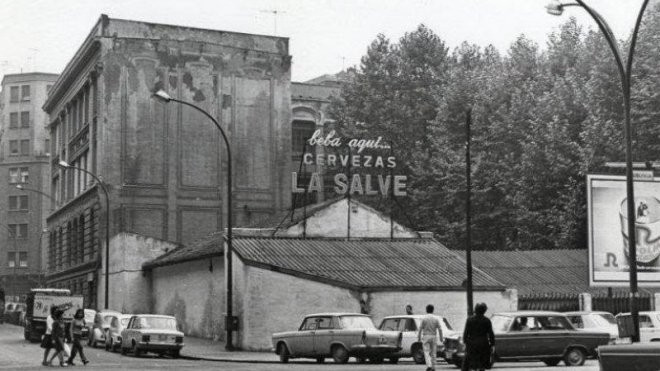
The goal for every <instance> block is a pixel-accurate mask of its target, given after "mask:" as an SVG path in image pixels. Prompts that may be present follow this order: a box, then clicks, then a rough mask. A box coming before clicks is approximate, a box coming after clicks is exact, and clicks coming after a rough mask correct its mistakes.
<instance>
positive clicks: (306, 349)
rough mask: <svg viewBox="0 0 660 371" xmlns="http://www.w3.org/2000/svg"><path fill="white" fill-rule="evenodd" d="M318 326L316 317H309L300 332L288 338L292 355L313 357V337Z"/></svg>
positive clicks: (301, 326) (299, 329)
mask: <svg viewBox="0 0 660 371" xmlns="http://www.w3.org/2000/svg"><path fill="white" fill-rule="evenodd" d="M316 325H317V323H316V317H307V318H305V320H304V321H303V323H302V324H301V325H300V328H298V331H297V332H296V333H294V334H293V335H291V336H288V337H287V343H288V344H289V352H291V355H294V356H311V355H312V354H313V353H314V341H313V336H314V332H315V331H316Z"/></svg>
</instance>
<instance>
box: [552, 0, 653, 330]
mask: <svg viewBox="0 0 660 371" xmlns="http://www.w3.org/2000/svg"><path fill="white" fill-rule="evenodd" d="M648 2H649V0H644V2H643V3H642V7H641V8H640V10H639V14H638V15H637V21H636V22H635V29H634V30H633V33H632V38H631V41H630V49H629V50H628V58H627V60H626V65H625V67H624V64H623V59H622V57H621V51H620V50H619V46H618V43H617V42H616V39H615V37H614V34H613V33H612V29H611V28H610V26H609V25H608V24H607V22H605V19H603V17H601V15H600V14H598V13H597V12H596V11H595V10H594V9H592V8H591V7H589V6H588V5H587V4H585V2H584V1H583V0H576V3H568V4H562V3H560V2H559V1H557V0H554V1H552V2H551V3H550V4H548V5H547V6H546V10H547V12H548V13H549V14H552V15H561V14H562V13H563V11H564V8H566V7H569V6H579V7H582V8H583V9H584V10H586V11H587V13H589V15H590V16H591V18H593V19H594V21H596V24H598V28H599V29H600V31H601V32H602V33H603V35H604V36H605V39H606V40H607V43H608V44H609V46H610V49H611V50H612V53H613V54H614V60H615V61H616V65H617V68H618V70H619V77H620V78H621V89H622V91H623V108H624V130H625V141H626V206H627V214H628V251H629V254H628V255H629V258H630V261H629V266H630V268H629V270H630V272H629V273H630V312H631V314H632V320H633V329H634V332H633V334H632V339H631V340H632V342H639V308H638V307H637V299H638V297H639V293H638V292H637V241H636V238H635V215H636V214H635V195H634V190H633V174H632V168H633V166H632V127H631V124H630V84H631V83H630V80H631V73H632V63H633V56H634V54H635V44H637V34H638V33H639V26H640V24H641V21H642V15H643V14H644V10H646V6H647V5H648Z"/></svg>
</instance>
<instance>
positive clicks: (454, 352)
mask: <svg viewBox="0 0 660 371" xmlns="http://www.w3.org/2000/svg"><path fill="white" fill-rule="evenodd" d="M491 322H492V324H493V332H494V333H495V351H494V354H493V362H495V361H500V360H501V361H542V362H544V363H545V364H547V365H548V366H556V365H557V364H559V362H560V361H561V360H563V361H564V363H565V364H566V365H567V366H581V365H583V364H584V361H585V360H586V359H587V358H593V357H596V348H597V347H598V346H600V345H606V344H608V343H609V342H610V334H609V333H607V332H597V331H586V330H577V329H575V328H574V327H573V325H571V323H570V322H569V321H568V318H566V316H565V315H564V314H562V313H559V312H546V311H520V312H504V313H495V314H493V316H492V317H491ZM464 357H465V345H464V344H463V341H462V337H461V336H457V337H449V336H447V337H445V360H447V361H448V362H451V363H454V364H456V365H461V364H462V362H463V358H464Z"/></svg>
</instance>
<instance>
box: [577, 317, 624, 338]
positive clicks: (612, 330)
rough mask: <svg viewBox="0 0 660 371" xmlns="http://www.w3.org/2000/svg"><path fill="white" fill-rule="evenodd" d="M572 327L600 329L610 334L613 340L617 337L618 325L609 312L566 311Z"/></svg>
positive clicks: (589, 329) (586, 329)
mask: <svg viewBox="0 0 660 371" xmlns="http://www.w3.org/2000/svg"><path fill="white" fill-rule="evenodd" d="M564 314H565V315H566V317H567V318H568V320H569V321H570V322H571V324H572V325H573V327H575V328H576V329H578V330H585V331H602V332H607V333H608V334H610V339H611V340H612V342H614V341H615V340H616V339H617V338H618V337H619V327H618V326H617V324H616V319H615V318H614V315H613V314H612V313H609V312H566V313H564Z"/></svg>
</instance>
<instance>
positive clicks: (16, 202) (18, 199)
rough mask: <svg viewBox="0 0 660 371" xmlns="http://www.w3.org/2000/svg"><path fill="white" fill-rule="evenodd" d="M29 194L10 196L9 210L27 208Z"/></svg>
mask: <svg viewBox="0 0 660 371" xmlns="http://www.w3.org/2000/svg"><path fill="white" fill-rule="evenodd" d="M27 209H28V196H27V195H21V196H9V210H27Z"/></svg>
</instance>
